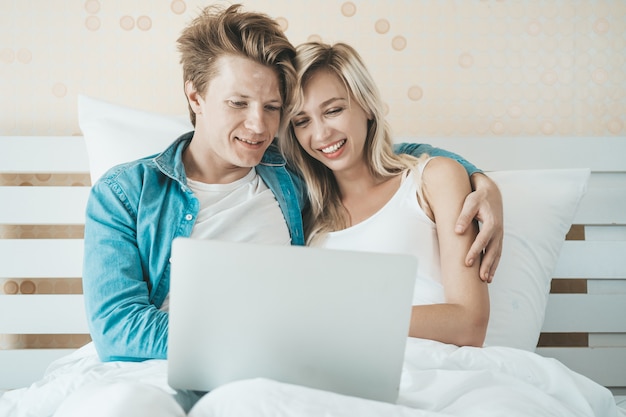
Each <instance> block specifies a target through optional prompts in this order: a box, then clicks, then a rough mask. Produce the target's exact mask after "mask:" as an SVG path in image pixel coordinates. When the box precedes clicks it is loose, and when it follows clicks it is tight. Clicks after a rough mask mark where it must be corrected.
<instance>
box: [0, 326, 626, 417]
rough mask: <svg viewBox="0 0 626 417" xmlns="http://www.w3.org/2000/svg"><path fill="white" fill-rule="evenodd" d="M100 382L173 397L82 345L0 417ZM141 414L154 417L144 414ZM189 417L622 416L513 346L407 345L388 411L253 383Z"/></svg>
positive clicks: (27, 414)
mask: <svg viewBox="0 0 626 417" xmlns="http://www.w3.org/2000/svg"><path fill="white" fill-rule="evenodd" d="M108 381H111V382H115V381H129V382H131V381H132V382H133V383H141V384H146V385H148V386H150V387H151V388H156V389H159V390H161V391H163V392H167V393H170V394H173V393H174V391H173V390H172V389H171V388H170V387H169V386H168V385H167V363H166V362H165V361H161V360H151V361H145V362H140V363H132V362H110V363H102V362H100V361H99V360H98V358H97V355H96V353H95V350H94V349H93V346H92V345H91V344H89V345H87V346H85V347H83V348H81V349H79V350H78V351H76V352H75V353H73V354H71V355H69V356H67V357H65V358H62V359H60V360H57V361H56V362H54V363H53V364H52V365H51V366H50V367H49V369H48V370H47V372H46V375H45V377H44V378H43V379H42V380H41V381H38V382H36V383H35V384H33V385H32V386H30V387H28V388H23V389H19V390H14V391H9V392H7V393H5V394H4V395H3V396H2V397H0V416H2V417H4V416H7V417H8V416H10V417H47V416H52V415H53V414H54V412H55V410H56V409H57V408H58V407H59V406H60V405H61V404H62V402H63V400H64V399H65V398H66V397H68V396H69V395H70V394H71V393H72V392H74V391H75V390H76V389H78V388H80V387H84V386H87V385H88V384H90V383H94V382H100V383H102V382H108ZM160 411H161V413H160V414H162V411H163V410H162V409H161V410H160ZM142 414H143V415H146V416H152V415H156V414H158V413H157V412H156V410H155V412H154V413H153V412H151V410H150V409H149V408H146V410H145V413H142ZM175 415H179V414H175ZM189 415H190V416H193V417H200V416H212V417H218V416H229V417H232V416H236V417H246V416H255V417H263V416H268V417H269V416H272V417H280V416H290V417H291V416H302V417H309V416H310V417H313V416H316V417H317V416H321V415H323V416H328V417H331V416H332V417H339V416H341V417H343V416H346V417H347V416H359V417H370V416H371V417H374V416H376V417H379V416H385V417H395V416H398V417H406V416H463V417H472V416H477V417H478V416H479V417H488V416H506V417H514V416H533V417H543V416H545V417H548V416H550V417H553V416H563V417H578V416H580V417H583V416H585V417H586V416H589V417H592V416H593V417H623V416H626V411H625V410H623V409H621V408H619V407H618V406H617V405H616V404H615V399H614V397H613V396H612V394H611V393H610V391H608V390H607V389H606V388H604V387H602V386H600V385H598V384H596V383H594V382H593V381H591V380H589V379H588V378H586V377H584V376H582V375H580V374H577V373H575V372H573V371H571V370H570V369H568V368H567V367H565V366H564V365H562V364H561V363H560V362H558V361H556V360H552V359H546V358H544V357H541V356H539V355H537V354H534V353H530V352H526V351H523V350H519V349H513V348H506V347H485V348H470V347H462V348H459V347H456V346H452V345H446V344H442V343H438V342H434V341H430V340H423V339H412V338H411V339H408V343H407V349H406V356H405V362H404V369H403V374H402V381H401V387H400V396H399V398H398V405H393V404H386V403H380V402H374V401H368V400H363V399H360V398H354V397H347V396H343V395H338V394H333V393H329V392H324V391H319V390H313V389H308V388H304V387H299V386H294V385H288V384H282V383H278V382H275V381H271V380H266V379H254V380H245V381H239V382H234V383H231V384H228V385H224V386H222V387H220V388H218V389H216V390H214V391H213V392H211V393H209V394H207V395H205V396H204V397H203V398H202V399H201V400H200V401H199V402H198V403H197V404H196V406H195V407H194V408H193V409H192V410H191V412H190V414H189Z"/></svg>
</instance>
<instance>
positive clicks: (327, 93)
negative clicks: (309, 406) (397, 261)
mask: <svg viewBox="0 0 626 417" xmlns="http://www.w3.org/2000/svg"><path fill="white" fill-rule="evenodd" d="M296 69H297V71H298V79H299V85H298V88H297V89H296V92H297V94H298V96H297V97H296V100H295V105H294V107H293V108H292V111H291V114H290V117H291V123H290V125H289V126H288V127H287V128H286V131H285V132H284V135H282V136H281V139H282V143H281V146H282V148H283V151H284V152H285V154H286V157H287V159H288V160H291V161H293V162H294V164H295V165H296V167H297V168H298V169H299V170H300V171H301V172H302V175H303V177H304V180H305V181H306V185H307V189H308V193H309V198H310V202H311V205H310V208H309V211H308V213H307V214H306V217H305V235H306V237H307V244H309V245H314V246H321V247H325V248H333V249H350V250H365V251H377V252H401V253H412V254H415V255H416V256H417V257H418V259H419V271H418V276H417V279H416V289H415V295H414V307H413V313H412V318H411V324H410V331H409V335H410V336H413V337H419V338H426V339H433V340H437V341H440V342H444V343H450V344H455V345H459V346H462V345H470V346H482V344H483V342H484V339H485V333H486V329H487V322H488V318H489V299H488V290H487V283H486V282H485V280H481V278H480V276H479V265H478V263H474V264H472V265H469V266H468V265H467V264H466V262H465V259H466V255H467V253H468V251H469V250H470V247H471V246H472V243H473V242H474V240H475V238H476V236H477V233H478V226H477V224H476V222H474V223H473V226H472V227H471V230H470V231H468V232H466V233H463V234H460V233H457V232H455V225H456V221H457V218H458V217H459V214H460V213H461V209H462V206H463V202H464V200H465V198H466V197H467V196H468V194H470V193H471V191H472V186H471V183H470V180H469V178H468V174H467V172H466V170H465V169H464V167H463V166H462V165H461V164H460V163H458V162H457V161H455V160H453V159H451V158H445V157H433V156H432V155H431V156H423V157H420V158H419V159H418V158H415V157H413V156H410V155H402V154H396V153H395V152H394V147H393V143H392V138H391V134H390V129H389V127H388V125H387V123H386V122H385V119H384V116H383V108H382V101H381V99H380V96H379V93H378V90H377V87H376V85H375V83H374V81H373V80H372V77H371V75H370V74H369V72H368V71H367V69H366V67H365V65H364V63H363V61H362V59H361V58H360V56H359V54H358V53H357V52H356V51H355V50H354V49H353V48H352V47H350V46H349V45H346V44H343V43H338V44H335V45H332V46H331V45H326V44H322V43H306V44H303V45H301V46H299V47H298V48H297V56H296ZM475 175H481V176H483V177H484V175H483V174H481V173H478V174H475Z"/></svg>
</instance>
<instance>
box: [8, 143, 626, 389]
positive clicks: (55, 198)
mask: <svg viewBox="0 0 626 417" xmlns="http://www.w3.org/2000/svg"><path fill="white" fill-rule="evenodd" d="M411 140H414V139H411ZM427 142H428V143H432V144H433V145H436V146H440V147H443V148H445V149H449V150H451V151H455V152H457V153H459V154H461V155H463V156H464V157H466V158H467V159H469V160H470V161H472V162H474V163H475V164H476V165H478V166H480V167H481V168H483V169H484V170H486V171H493V170H514V169H515V170H517V169H542V168H546V169H548V168H591V170H592V174H591V178H590V181H589V186H588V191H587V194H586V195H585V197H584V199H583V201H582V203H581V206H580V208H579V210H578V213H577V215H576V217H575V220H574V225H573V226H572V228H571V230H570V233H569V234H568V238H567V241H566V242H565V245H564V247H563V250H562V252H561V255H560V259H559V261H558V264H557V266H556V270H555V272H554V274H553V277H554V279H553V281H552V293H551V294H550V298H549V303H548V309H547V313H546V319H545V323H544V326H543V333H542V335H541V338H540V341H539V347H538V349H537V351H538V353H540V354H541V355H544V356H549V357H555V358H557V359H559V360H561V361H562V362H564V363H565V364H566V365H567V366H569V367H570V368H572V369H573V370H575V371H578V372H580V373H582V374H585V375H587V376H589V377H590V378H592V379H594V380H596V381H597V382H599V383H600V384H602V385H605V386H608V387H612V388H616V390H617V391H619V390H622V389H624V387H626V209H625V207H626V158H624V155H626V138H621V137H610V138H609V137H600V138H585V137H569V138H563V137H515V138H432V139H428V140H427ZM89 186H90V179H89V167H88V161H87V152H86V150H85V144H84V141H83V138H82V137H80V136H69V137H61V136H51V137H24V136H21V137H0V201H2V204H0V265H1V267H0V369H2V372H1V373H0V388H14V387H21V386H25V385H28V384H29V383H31V382H33V381H35V380H36V379H38V378H40V377H41V375H42V374H43V371H44V370H45V368H46V366H47V365H48V364H49V363H50V361H52V360H53V359H54V358H57V357H59V356H61V355H64V354H66V353H68V352H69V351H71V350H73V349H75V348H77V347H79V346H81V345H83V344H84V343H86V342H87V341H88V340H89V336H88V329H87V325H86V321H85V316H84V312H83V300H82V295H81V292H82V285H81V281H80V277H81V273H82V251H83V249H82V233H83V224H84V207H85V203H86V200H87V196H88V193H89Z"/></svg>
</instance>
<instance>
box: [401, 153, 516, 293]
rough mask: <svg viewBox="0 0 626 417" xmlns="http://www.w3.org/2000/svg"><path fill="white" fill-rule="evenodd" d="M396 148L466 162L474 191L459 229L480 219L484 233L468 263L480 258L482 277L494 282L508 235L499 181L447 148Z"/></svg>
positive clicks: (460, 221)
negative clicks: (494, 180)
mask: <svg viewBox="0 0 626 417" xmlns="http://www.w3.org/2000/svg"><path fill="white" fill-rule="evenodd" d="M394 150H395V152H396V153H405V154H410V155H413V156H420V155H422V154H428V155H430V156H444V157H447V158H452V159H454V160H456V161H458V162H459V163H460V164H461V165H463V167H464V168H465V170H466V171H467V173H468V175H469V176H470V181H471V183H472V189H473V190H474V191H473V192H472V193H470V194H469V195H468V196H467V198H466V199H465V203H464V204H463V209H462V211H461V214H460V215H459V218H458V220H457V226H456V229H455V231H456V232H457V233H460V234H463V233H465V232H466V231H467V230H468V228H469V226H470V225H471V222H472V220H473V219H477V220H478V221H479V222H480V226H481V227H480V232H479V233H478V236H476V239H475V240H474V243H473V244H472V247H471V248H470V250H469V252H468V253H467V257H466V259H465V262H466V264H467V265H472V264H473V263H474V262H475V261H476V259H478V260H480V262H481V264H480V277H481V279H482V280H483V281H487V282H491V281H492V279H493V276H494V274H495V272H496V268H497V267H498V264H499V262H500V256H501V254H502V239H503V237H504V230H503V224H504V221H503V218H504V217H503V208H502V195H501V194H500V190H499V189H498V186H497V185H496V183H495V182H493V180H491V178H489V177H488V176H486V175H485V174H484V173H483V172H482V171H481V170H480V169H479V168H477V167H476V166H475V165H473V164H472V163H470V162H469V161H467V160H466V159H465V158H463V157H462V156H460V155H457V154H455V153H453V152H449V151H446V150H445V149H440V148H435V147H433V146H431V145H427V144H420V143H398V144H396V145H395V146H394ZM483 251H484V254H483ZM481 255H482V258H481Z"/></svg>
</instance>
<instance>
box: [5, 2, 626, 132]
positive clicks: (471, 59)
mask: <svg viewBox="0 0 626 417" xmlns="http://www.w3.org/2000/svg"><path fill="white" fill-rule="evenodd" d="M243 3H244V4H245V6H246V8H247V9H250V10H258V11H264V12H266V13H268V14H269V15H271V16H273V17H275V18H277V19H278V20H279V22H280V23H281V25H282V26H283V27H284V28H285V29H286V33H287V35H288V36H289V38H290V39H291V40H292V41H293V42H294V43H300V42H303V41H306V40H308V39H320V38H321V39H322V40H324V41H329V42H334V41H340V40H341V41H346V42H348V43H350V44H352V45H354V46H355V47H356V48H357V49H358V50H359V51H360V52H361V53H362V55H363V56H364V58H365V59H366V61H367V63H368V65H369V67H370V69H371V71H372V72H373V74H374V76H375V78H376V79H377V80H378V82H379V85H380V88H381V90H382V92H383V96H384V98H385V100H386V103H387V106H388V113H389V118H390V121H391V123H392V126H393V127H394V130H395V132H396V134H398V135H416V136H446V135H500V136H508V135H586V136H600V135H619V136H626V59H625V57H626V1H624V0H595V1H594V0H571V1H570V0H456V1H452V0H410V1H409V0H405V1H401V0H387V1H379V0H367V1H366V0H353V1H341V0H317V1H293V0H249V1H244V2H243ZM206 4H208V2H206V1H199V0H174V1H171V0H158V1H156V0H86V1H84V0H32V1H23V0H1V1H0V135H72V134H79V133H80V131H79V128H78V124H77V116H76V96H77V94H80V93H82V94H88V95H91V96H94V97H97V98H102V99H106V100H110V101H113V102H116V103H119V104H124V105H128V106H133V107H137V108H141V109H146V110H152V111H157V112H163V113H167V114H184V113H185V102H184V98H183V95H182V90H181V79H180V78H181V77H180V70H179V66H178V56H177V53H176V49H175V41H176V38H177V35H178V33H179V32H180V30H181V28H182V27H183V26H184V25H185V23H186V22H188V21H189V20H190V19H191V18H192V17H193V16H194V15H195V14H196V12H197V11H198V10H199V8H200V7H202V6H203V5H206Z"/></svg>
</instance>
